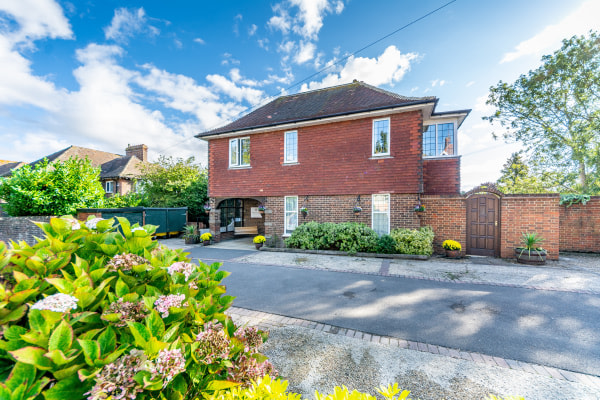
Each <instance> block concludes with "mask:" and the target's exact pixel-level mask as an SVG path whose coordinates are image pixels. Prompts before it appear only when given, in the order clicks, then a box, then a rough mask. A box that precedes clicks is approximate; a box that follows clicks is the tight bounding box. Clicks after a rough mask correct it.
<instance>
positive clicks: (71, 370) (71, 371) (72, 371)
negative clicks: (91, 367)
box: [52, 364, 86, 381]
mask: <svg viewBox="0 0 600 400" xmlns="http://www.w3.org/2000/svg"><path fill="white" fill-rule="evenodd" d="M84 367H86V365H85V364H75V365H71V366H70V367H67V368H63V369H59V370H58V371H54V372H53V373H52V375H54V378H56V379H57V380H59V381H61V380H63V379H66V378H68V377H70V376H71V375H75V376H77V372H79V371H80V370H81V369H82V368H84Z"/></svg>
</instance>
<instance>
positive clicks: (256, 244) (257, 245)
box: [254, 243, 264, 250]
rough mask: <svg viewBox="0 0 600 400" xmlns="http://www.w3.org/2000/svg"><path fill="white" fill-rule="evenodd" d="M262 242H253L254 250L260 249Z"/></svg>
mask: <svg viewBox="0 0 600 400" xmlns="http://www.w3.org/2000/svg"><path fill="white" fill-rule="evenodd" d="M263 244H264V243H254V247H256V250H260V248H261V247H263Z"/></svg>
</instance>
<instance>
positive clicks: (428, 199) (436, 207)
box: [421, 196, 467, 255]
mask: <svg viewBox="0 0 600 400" xmlns="http://www.w3.org/2000/svg"><path fill="white" fill-rule="evenodd" d="M421 202H422V203H423V205H424V206H425V211H424V212H423V213H422V216H421V226H430V227H432V228H433V231H434V232H435V237H434V239H433V251H434V252H435V253H437V254H443V253H444V249H443V248H442V242H443V241H444V240H446V239H452V240H456V241H457V242H459V243H460V245H461V246H462V252H461V253H462V254H463V255H464V254H465V252H466V248H467V205H466V199H465V198H464V197H462V196H421Z"/></svg>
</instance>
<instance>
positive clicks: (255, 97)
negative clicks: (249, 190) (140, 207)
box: [0, 0, 600, 190]
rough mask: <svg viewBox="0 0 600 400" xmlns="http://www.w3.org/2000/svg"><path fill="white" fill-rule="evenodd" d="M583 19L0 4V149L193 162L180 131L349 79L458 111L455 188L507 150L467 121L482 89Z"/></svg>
mask: <svg viewBox="0 0 600 400" xmlns="http://www.w3.org/2000/svg"><path fill="white" fill-rule="evenodd" d="M448 3H449V4H448ZM434 10H437V11H435V12H433V11H434ZM432 12H433V13H432ZM430 13H431V14H430ZM428 14H429V15H428ZM598 15H600V1H598V0H570V1H564V0H528V1H522V0H504V1H500V2H491V1H480V0H454V1H452V0H412V1H411V0H404V1H400V0H397V1H389V0H388V1H383V0H369V1H366V0H272V1H262V0H253V1H230V0H219V1H214V0H211V1H203V0H172V1H168V2H167V1H164V0H128V1H119V0H95V1H93V0H71V1H63V0H0V160H10V161H25V162H31V161H34V160H36V159H39V158H41V157H43V156H45V155H49V154H51V153H53V152H55V151H58V150H61V149H63V148H66V147H68V146H70V145H77V146H83V147H90V148H94V149H97V150H104V151H109V152H114V153H118V154H123V153H124V150H125V148H126V147H127V146H128V145H135V144H142V143H144V144H146V145H147V146H148V147H149V156H150V160H156V159H157V158H158V156H159V155H167V156H173V157H185V158H187V157H190V156H194V157H195V159H196V161H197V162H199V163H201V164H203V165H206V164H207V145H206V142H203V141H201V140H199V139H196V138H195V137H194V135H195V134H197V133H200V132H203V131H206V130H210V129H213V128H216V127H219V126H222V125H224V124H226V123H228V122H231V121H232V120H235V119H237V118H239V117H241V116H243V115H244V114H245V113H247V112H249V111H251V110H252V109H253V108H254V107H259V106H261V105H264V104H266V103H267V102H268V101H270V100H272V99H273V98H276V97H277V96H280V95H285V94H293V93H296V92H299V91H306V90H312V89H317V88H321V87H328V86H334V85H339V84H344V83H349V82H352V81H353V80H354V79H358V80H360V81H364V82H366V83H368V84H371V85H374V86H378V87H380V88H382V89H385V90H389V91H393V92H396V93H399V94H402V95H405V96H436V97H438V98H439V103H438V105H437V109H436V111H451V110H462V109H472V110H473V111H472V112H471V114H470V115H469V116H468V117H467V119H466V120H465V122H464V123H463V125H462V126H461V128H460V129H459V132H458V143H457V147H458V153H459V154H460V155H462V159H461V174H462V175H461V186H462V189H463V190H469V189H470V188H473V187H474V186H477V185H478V184H481V183H484V182H490V181H495V180H496V179H497V178H498V177H499V176H500V170H501V168H502V165H503V164H504V163H505V162H506V159H507V158H508V157H509V155H510V154H511V153H512V152H513V151H517V150H519V145H518V144H514V143H513V144H507V143H504V142H503V141H501V140H500V141H495V140H494V139H493V136H492V132H493V131H494V130H495V129H496V131H497V128H495V127H493V126H491V125H490V123H489V122H487V121H484V120H482V117H483V116H485V115H490V114H491V113H492V112H493V111H494V110H493V108H490V107H489V106H486V104H485V101H486V99H487V96H488V93H489V88H490V86H493V85H496V84H497V83H498V82H499V81H504V82H507V83H512V82H514V81H515V80H516V79H517V78H518V77H519V75H521V74H525V73H527V72H528V71H529V70H531V69H535V68H537V67H538V66H539V65H540V63H541V57H542V55H544V54H551V53H553V52H554V51H555V50H557V49H559V48H560V46H561V40H562V39H564V38H569V37H571V36H573V35H583V34H586V33H587V32H589V30H590V29H594V30H599V29H600V22H598V19H597V16H598ZM403 27H404V28H403ZM401 28H402V29H401ZM395 31H397V32H396V33H394V34H392V35H389V34H390V33H392V32H395ZM387 35H389V36H387ZM386 36H387V37H386ZM380 39H381V40H380ZM373 42H377V43H375V44H373V45H371V46H369V44H371V43H373ZM359 50H360V51H359ZM357 51H358V52H357Z"/></svg>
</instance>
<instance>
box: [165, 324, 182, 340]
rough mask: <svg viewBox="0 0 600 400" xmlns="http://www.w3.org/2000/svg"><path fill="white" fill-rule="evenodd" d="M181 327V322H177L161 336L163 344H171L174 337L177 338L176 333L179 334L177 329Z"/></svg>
mask: <svg viewBox="0 0 600 400" xmlns="http://www.w3.org/2000/svg"><path fill="white" fill-rule="evenodd" d="M180 326H181V322H177V323H176V324H172V325H171V326H170V327H169V329H168V330H167V332H165V334H164V336H163V338H162V339H163V340H164V341H165V342H171V341H172V340H173V338H174V337H176V336H177V333H178V332H179V327H180Z"/></svg>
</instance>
